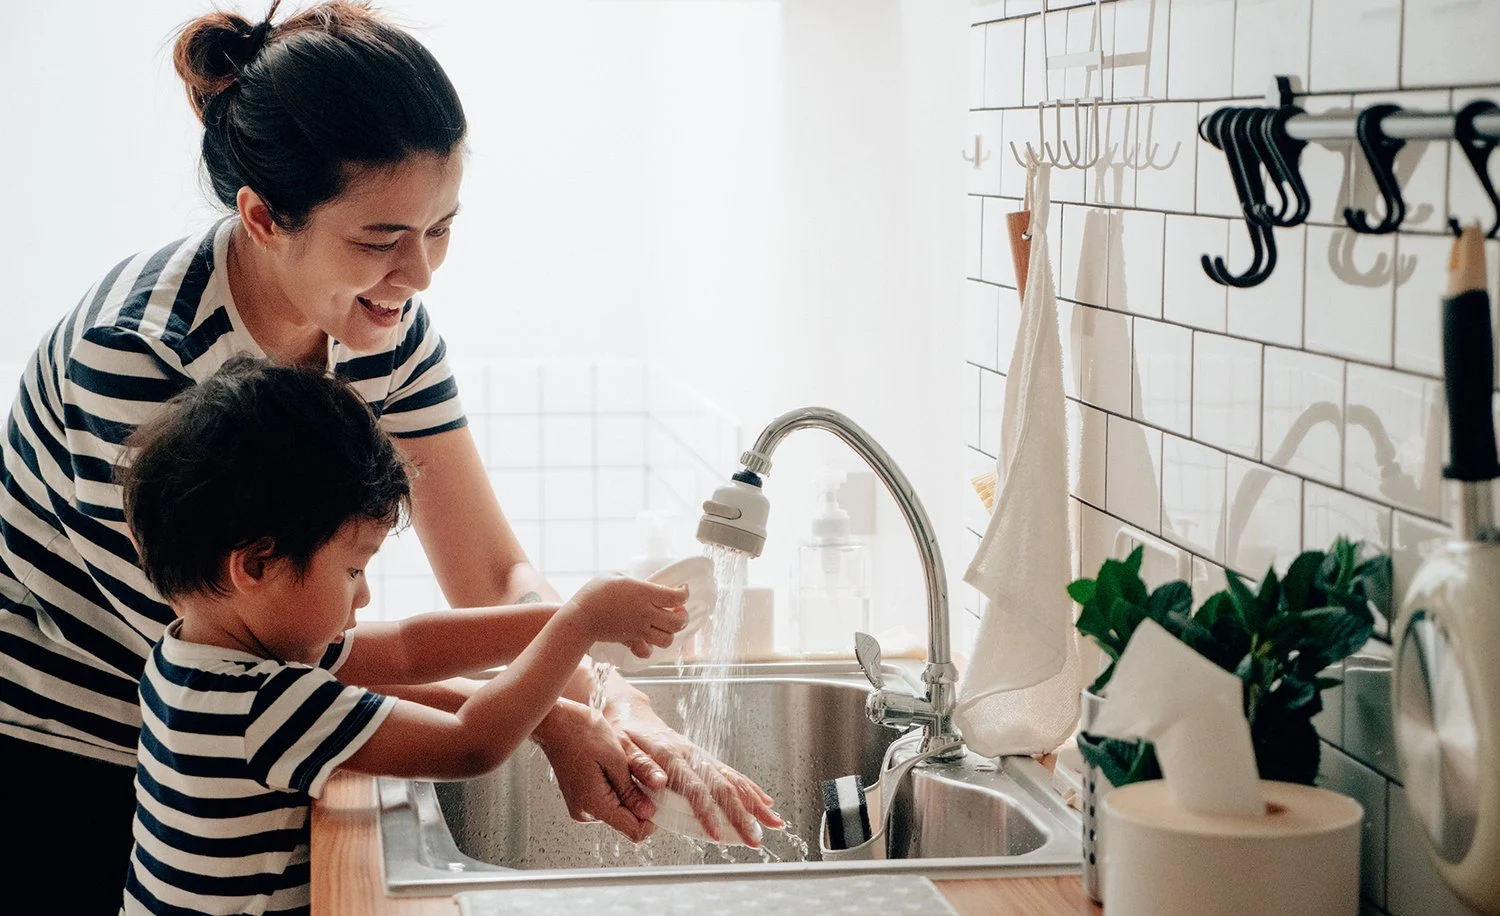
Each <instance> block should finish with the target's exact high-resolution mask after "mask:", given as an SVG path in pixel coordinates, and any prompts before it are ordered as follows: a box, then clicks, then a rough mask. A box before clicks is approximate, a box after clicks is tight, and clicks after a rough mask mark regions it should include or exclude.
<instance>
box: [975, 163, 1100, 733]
mask: <svg viewBox="0 0 1500 916" xmlns="http://www.w3.org/2000/svg"><path fill="white" fill-rule="evenodd" d="M1050 170H1051V166H1049V165H1044V164H1037V163H1036V162H1035V161H1033V162H1032V163H1031V165H1030V167H1029V168H1028V169H1027V187H1026V199H1027V204H1028V206H1029V208H1030V210H1031V225H1030V230H1029V231H1030V233H1031V257H1030V259H1029V261H1028V262H1027V263H1028V267H1027V282H1026V290H1025V295H1024V296H1023V298H1022V301H1021V322H1020V328H1019V329H1018V331H1017V333H1016V347H1015V351H1014V352H1013V353H1012V354H1011V358H1010V369H1009V372H1008V373H1007V375H1006V385H1005V415H1004V418H1003V420H1002V421H1001V426H1000V443H999V453H998V454H999V456H1000V457H999V459H998V460H997V461H996V462H995V473H996V476H997V481H996V490H995V502H994V512H993V514H992V515H991V516H990V524H989V528H988V529H987V530H986V531H985V534H984V539H983V540H981V541H980V543H979V551H978V553H976V554H975V555H974V559H973V561H972V562H970V564H969V569H968V572H967V573H965V574H964V581H965V582H967V583H969V584H970V585H972V586H974V587H975V588H977V589H979V591H980V592H981V593H982V594H983V595H984V596H985V598H987V599H988V602H987V607H986V610H985V613H984V619H983V620H982V621H981V622H980V625H979V637H978V640H977V641H976V643H975V646H974V651H973V655H972V657H971V659H970V661H969V667H968V669H967V670H966V671H965V672H964V677H963V680H962V682H961V683H960V684H959V693H958V709H957V711H956V712H955V714H954V720H955V722H956V723H957V724H958V727H959V730H960V731H962V732H963V736H964V739H965V741H966V742H967V743H968V745H969V746H970V747H971V748H973V749H974V750H975V751H976V752H978V753H980V754H983V755H985V756H989V757H993V756H997V755H1000V754H1038V753H1046V752H1048V751H1052V750H1054V749H1056V748H1057V746H1058V745H1060V744H1061V743H1062V742H1063V741H1064V740H1066V739H1067V737H1068V736H1069V735H1070V734H1072V732H1073V727H1074V726H1075V725H1076V724H1077V721H1078V694H1079V689H1080V686H1081V684H1080V665H1079V661H1078V644H1077V641H1076V640H1077V637H1076V635H1075V633H1074V631H1073V613H1072V611H1073V602H1072V600H1071V599H1070V598H1069V597H1068V593H1067V587H1068V581H1069V575H1070V572H1071V570H1072V563H1071V561H1070V557H1071V548H1070V544H1069V535H1068V430H1067V413H1066V401H1065V399H1064V397H1063V374H1062V342H1061V340H1060V338H1059V335H1058V330H1057V297H1056V293H1055V292H1054V289H1053V282H1052V263H1051V259H1050V258H1049V257H1048V252H1047V213H1048V207H1049V204H1050V203H1051V201H1050V195H1049V193H1048V178H1049V175H1050Z"/></svg>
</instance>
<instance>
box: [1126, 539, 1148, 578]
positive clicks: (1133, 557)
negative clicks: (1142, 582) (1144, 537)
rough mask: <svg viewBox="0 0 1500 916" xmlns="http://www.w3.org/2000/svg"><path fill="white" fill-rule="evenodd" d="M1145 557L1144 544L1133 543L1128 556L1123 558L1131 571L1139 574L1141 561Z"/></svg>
mask: <svg viewBox="0 0 1500 916" xmlns="http://www.w3.org/2000/svg"><path fill="white" fill-rule="evenodd" d="M1145 557H1146V545H1145V544H1137V545H1135V549H1134V550H1132V551H1131V552H1130V556H1128V557H1126V558H1125V566H1126V567H1127V568H1129V570H1130V571H1131V572H1132V573H1134V574H1135V575H1137V576H1139V575H1140V574H1141V561H1142V560H1143V559H1145Z"/></svg>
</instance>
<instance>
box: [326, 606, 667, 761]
mask: <svg viewBox="0 0 1500 916" xmlns="http://www.w3.org/2000/svg"><path fill="white" fill-rule="evenodd" d="M685 598H686V591H685V590H684V589H671V588H665V587H663V586H660V585H653V584H651V583H647V582H637V581H635V580H632V579H596V580H594V581H593V582H591V583H589V584H588V585H586V586H584V588H583V589H581V590H580V591H579V593H578V595H576V596H575V597H574V598H573V600H572V601H569V602H568V603H567V604H565V605H564V606H563V607H562V608H560V609H559V610H558V611H557V613H555V614H554V615H552V617H551V619H550V620H548V621H547V624H546V625H545V626H544V627H542V631H541V633H540V634H539V635H538V636H537V638H536V639H535V640H533V641H532V643H531V645H529V646H527V647H526V649H525V651H523V652H522V653H521V654H520V656H518V657H517V658H516V660H515V661H514V662H512V663H511V664H510V666H509V667H507V668H506V669H505V671H503V672H502V673H500V674H499V675H497V676H496V677H494V678H492V679H491V680H490V681H489V682H488V683H486V684H484V685H483V686H481V687H480V688H479V689H478V690H477V691H475V693H474V695H473V696H472V697H470V698H469V699H468V700H466V701H465V702H464V703H463V705H462V706H460V707H459V709H458V712H457V713H446V712H442V711H440V710H437V709H433V708H431V707H428V706H424V705H421V704H418V703H410V702H406V701H399V700H398V701H397V703H396V706H395V708H394V709H392V710H391V713H390V715H388V716H387V717H386V718H385V720H384V721H383V722H382V723H381V724H380V727H379V729H377V730H376V732H375V733H374V735H372V736H371V737H370V739H369V741H367V742H366V743H365V744H364V746H363V747H361V748H360V749H359V750H358V751H356V752H355V753H354V754H353V755H352V756H350V757H349V758H348V760H347V761H345V763H344V766H345V767H347V768H348V769H351V770H354V771H356V772H360V773H368V774H370V775H375V776H399V777H405V778H414V779H463V778H468V777H472V776H477V775H479V774H481V773H486V772H489V771H490V770H493V769H494V768H495V767H497V766H499V765H500V764H501V763H502V762H503V761H504V760H505V758H507V757H509V756H510V755H511V753H512V752H514V751H515V749H516V747H517V746H519V745H520V743H521V741H522V740H524V739H525V738H526V736H527V735H529V734H531V732H532V731H533V730H534V729H535V728H536V726H537V723H539V722H541V720H542V718H543V717H544V716H545V715H546V714H547V712H548V711H549V710H550V709H551V708H552V705H553V704H554V703H555V702H556V701H557V698H558V696H559V694H561V692H562V689H563V687H564V686H565V685H566V684H567V682H568V679H569V678H571V677H572V676H573V672H574V670H575V668H576V666H577V664H578V661H579V660H580V659H581V658H582V657H583V654H584V652H586V651H587V650H588V648H589V646H591V645H593V644H594V642H596V641H599V640H607V641H610V642H622V643H627V644H630V643H634V642H637V641H640V640H644V641H646V642H648V643H650V644H652V645H658V646H666V645H670V644H671V640H672V634H673V633H675V632H677V631H678V630H680V629H682V627H683V626H684V625H686V623H687V615H686V613H685V612H684V611H683V610H682V602H683V601H684V600H685ZM356 644H357V643H356ZM350 648H351V650H352V649H353V648H354V647H353V646H351V647H350Z"/></svg>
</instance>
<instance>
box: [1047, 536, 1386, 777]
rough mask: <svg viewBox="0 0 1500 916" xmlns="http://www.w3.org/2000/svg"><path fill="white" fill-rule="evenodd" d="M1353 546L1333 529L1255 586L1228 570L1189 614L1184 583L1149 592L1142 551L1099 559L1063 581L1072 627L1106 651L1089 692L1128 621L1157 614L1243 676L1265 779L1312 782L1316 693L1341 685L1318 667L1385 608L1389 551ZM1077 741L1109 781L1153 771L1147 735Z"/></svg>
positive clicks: (1100, 687) (1366, 632) (1105, 678)
mask: <svg viewBox="0 0 1500 916" xmlns="http://www.w3.org/2000/svg"><path fill="white" fill-rule="evenodd" d="M1361 554H1362V545H1361V544H1359V543H1355V542H1350V541H1348V540H1345V539H1344V538H1342V537H1341V538H1339V539H1338V540H1337V541H1335V542H1334V544H1333V546H1332V547H1331V548H1329V550H1328V551H1326V552H1325V551H1320V550H1312V551H1307V552H1305V553H1303V554H1301V555H1300V556H1298V557H1297V558H1296V559H1295V560H1294V561H1292V564H1291V566H1290V567H1288V568H1287V572H1286V576H1285V578H1281V577H1278V576H1277V575H1276V571H1275V569H1271V570H1268V571H1267V572H1266V575H1265V578H1263V579H1262V580H1261V582H1260V585H1259V587H1258V588H1255V589H1252V588H1251V587H1250V586H1249V585H1247V584H1246V582H1245V581H1244V579H1242V578H1241V577H1240V576H1239V575H1238V574H1236V573H1234V572H1226V573H1225V579H1226V581H1227V586H1228V587H1227V588H1226V589H1225V590H1224V591H1221V592H1217V593H1215V594H1213V595H1211V596H1209V598H1208V599H1207V600H1206V601H1204V602H1203V604H1202V606H1201V607H1199V608H1198V609H1197V611H1194V610H1193V608H1192V601H1193V595H1192V589H1191V588H1190V587H1189V586H1188V584H1187V583H1186V582H1168V583H1166V584H1165V585H1162V586H1160V587H1158V588H1156V589H1155V590H1152V591H1150V592H1148V591H1147V589H1146V585H1145V583H1144V582H1143V581H1142V580H1141V577H1140V568H1141V548H1139V547H1138V548H1136V550H1135V551H1134V552H1133V553H1132V554H1131V555H1130V556H1129V558H1127V559H1125V560H1123V561H1120V560H1106V561H1105V562H1104V565H1103V566H1101V567H1100V568H1099V573H1098V575H1097V576H1096V577H1095V578H1093V579H1079V580H1077V581H1076V582H1073V583H1072V584H1071V585H1069V586H1068V594H1069V595H1071V596H1072V597H1073V600H1074V601H1077V602H1078V603H1079V604H1080V605H1081V606H1082V608H1083V609H1082V611H1081V612H1080V614H1079V616H1078V622H1077V627H1078V631H1079V632H1080V633H1082V634H1084V635H1085V636H1087V637H1089V638H1090V639H1092V640H1093V641H1094V642H1095V644H1097V645H1098V646H1099V648H1100V649H1101V650H1103V652H1104V654H1105V655H1107V656H1108V657H1109V659H1110V664H1109V666H1108V667H1107V668H1105V670H1104V672H1103V673H1102V674H1100V675H1099V677H1098V679H1097V680H1095V681H1094V683H1093V684H1092V685H1091V686H1090V687H1089V691H1090V692H1092V693H1094V694H1102V693H1103V691H1104V688H1105V686H1106V685H1107V684H1108V683H1109V679H1110V676H1111V675H1112V674H1114V662H1115V661H1116V660H1118V659H1119V657H1120V654H1121V653H1122V652H1124V651H1125V646H1126V644H1127V643H1128V642H1130V637H1131V635H1132V634H1133V633H1134V632H1135V628H1136V627H1137V626H1139V625H1140V623H1141V621H1143V620H1146V619H1148V618H1149V619H1151V620H1154V621H1156V622H1157V623H1159V624H1161V626H1162V627H1163V628H1165V629H1166V630H1167V632H1169V633H1171V634H1172V635H1174V636H1176V637H1177V638H1178V639H1180V640H1182V641H1183V642H1184V643H1186V644H1187V645H1189V646H1190V647H1192V648H1193V649H1194V650H1195V651H1197V652H1198V653H1199V654H1201V655H1202V656H1204V657H1205V658H1207V659H1209V660H1210V661H1212V662H1214V663H1215V664H1217V665H1219V666H1220V667H1221V668H1223V669H1225V670H1226V671H1230V672H1232V673H1233V674H1235V675H1236V676H1237V677H1239V678H1240V680H1241V681H1243V682H1244V709H1245V718H1246V720H1247V721H1248V722H1249V723H1250V736H1251V740H1252V742H1253V744H1254V747H1255V762H1256V766H1257V768H1258V770H1259V772H1260V776H1261V778H1262V779H1276V780H1282V781H1285V782H1295V783H1301V784H1303V785H1312V783H1313V781H1314V779H1315V778H1316V777H1317V775H1318V756H1319V751H1318V733H1317V730H1316V729H1315V728H1314V727H1313V724H1312V719H1313V716H1315V715H1317V714H1318V713H1319V712H1320V711H1322V709H1323V702H1322V698H1321V696H1320V694H1321V692H1322V691H1323V690H1324V689H1325V688H1327V687H1332V686H1335V685H1337V684H1338V683H1339V681H1338V679H1336V678H1330V677H1326V676H1324V675H1323V674H1322V672H1323V671H1325V670H1326V669H1327V668H1328V667H1329V666H1331V665H1334V664H1336V663H1338V662H1340V661H1342V660H1343V659H1344V658H1346V657H1347V656H1349V655H1350V654H1352V653H1353V652H1355V651H1357V650H1358V649H1359V648H1360V647H1362V646H1363V645H1364V644H1365V643H1366V642H1367V641H1368V640H1369V638H1370V635H1371V633H1372V632H1373V629H1374V613H1373V608H1376V607H1378V608H1382V609H1383V608H1387V607H1389V606H1390V593H1391V561H1390V557H1389V556H1387V555H1384V554H1382V555H1379V556H1375V557H1372V558H1369V559H1361ZM1078 745H1079V750H1080V751H1081V752H1082V753H1083V756H1084V759H1085V760H1087V761H1088V762H1089V763H1090V764H1091V765H1093V766H1097V767H1099V769H1100V770H1101V771H1102V772H1103V773H1104V775H1105V777H1106V778H1107V779H1108V780H1109V781H1110V782H1111V783H1112V784H1113V785H1116V786H1122V785H1126V784H1128V783H1132V782H1138V781H1141V780H1144V779H1155V778H1159V777H1160V776H1161V771H1160V770H1159V769H1158V768H1157V765H1156V759H1155V755H1154V754H1153V753H1152V750H1151V746H1150V743H1149V742H1144V741H1120V740H1117V739H1113V738H1100V737H1097V736H1094V735H1090V734H1088V733H1087V732H1084V733H1081V734H1080V735H1079V740H1078Z"/></svg>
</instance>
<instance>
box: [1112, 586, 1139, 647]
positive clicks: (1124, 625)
mask: <svg viewBox="0 0 1500 916" xmlns="http://www.w3.org/2000/svg"><path fill="white" fill-rule="evenodd" d="M1145 619H1146V609H1145V608H1142V607H1139V606H1138V605H1136V604H1135V602H1133V601H1127V600H1125V599H1124V598H1116V599H1115V603H1114V604H1112V605H1110V606H1109V624H1110V626H1112V627H1113V628H1114V631H1115V633H1116V634H1117V635H1118V636H1119V639H1120V642H1121V643H1123V644H1124V645H1127V646H1128V645H1130V637H1132V636H1134V635H1135V628H1136V627H1138V626H1140V625H1141V621H1142V620H1145ZM1122 651H1123V650H1122Z"/></svg>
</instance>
